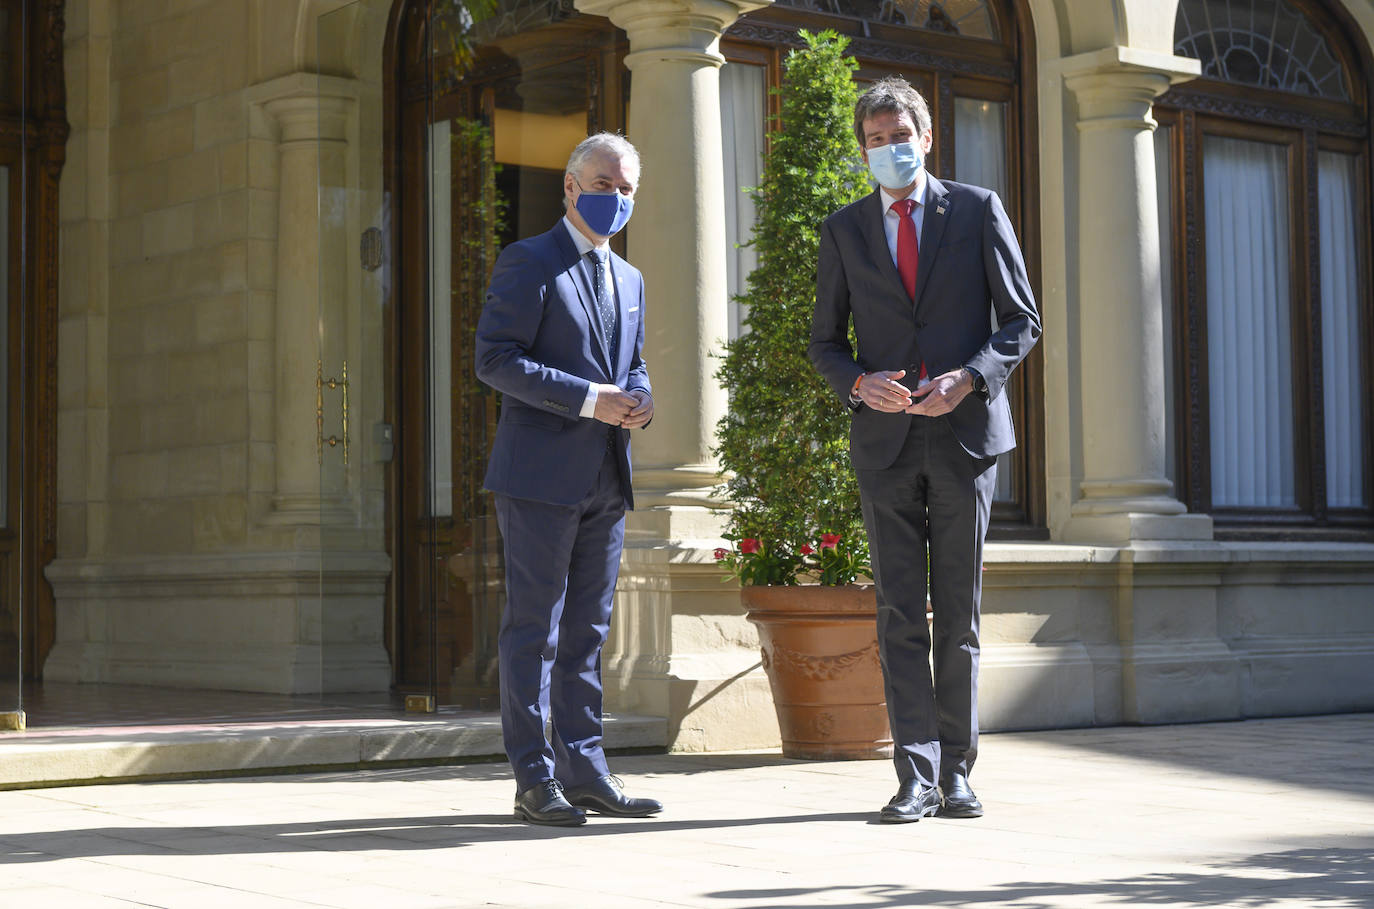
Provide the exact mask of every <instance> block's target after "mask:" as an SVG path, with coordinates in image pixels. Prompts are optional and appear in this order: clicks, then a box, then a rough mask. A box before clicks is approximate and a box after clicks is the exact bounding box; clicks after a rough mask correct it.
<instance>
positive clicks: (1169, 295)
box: [1155, 126, 1179, 492]
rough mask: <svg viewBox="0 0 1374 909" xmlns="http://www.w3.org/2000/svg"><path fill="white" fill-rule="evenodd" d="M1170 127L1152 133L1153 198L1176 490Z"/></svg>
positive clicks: (1168, 441)
mask: <svg viewBox="0 0 1374 909" xmlns="http://www.w3.org/2000/svg"><path fill="white" fill-rule="evenodd" d="M1172 142H1173V127H1171V126H1160V127H1159V128H1157V129H1156V130H1155V198H1156V199H1157V200H1158V211H1159V292H1160V298H1161V300H1160V306H1161V315H1162V316H1163V319H1164V475H1165V476H1166V477H1168V478H1169V480H1170V482H1172V483H1173V484H1174V490H1175V492H1177V490H1178V488H1179V487H1178V452H1176V451H1175V450H1174V446H1175V445H1176V444H1177V438H1178V430H1177V428H1176V427H1175V426H1174V416H1175V413H1176V409H1175V407H1174V389H1175V386H1176V384H1177V383H1176V382H1175V381H1174V350H1175V347H1174V206H1173V193H1172V191H1171V190H1172V187H1173V179H1174V173H1173V166H1174V165H1173V157H1172V156H1171V155H1170V153H1169V149H1170V145H1171V143H1172Z"/></svg>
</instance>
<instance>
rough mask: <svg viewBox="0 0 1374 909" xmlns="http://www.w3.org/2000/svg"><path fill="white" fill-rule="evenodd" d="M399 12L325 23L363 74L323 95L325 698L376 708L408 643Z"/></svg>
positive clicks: (325, 39)
mask: <svg viewBox="0 0 1374 909" xmlns="http://www.w3.org/2000/svg"><path fill="white" fill-rule="evenodd" d="M391 5H392V4H391V0H356V2H354V3H352V4H349V5H346V6H343V7H341V8H339V9H337V10H335V11H333V12H331V13H330V14H328V15H324V16H321V17H320V18H319V19H318V20H317V26H316V28H317V41H318V45H319V59H320V60H321V61H322V62H321V66H322V68H323V67H328V68H329V69H330V70H331V71H332V72H338V71H352V72H354V73H355V76H354V78H352V79H347V80H345V79H344V78H342V77H337V76H333V77H328V78H322V79H321V82H320V91H319V95H318V98H317V101H318V123H317V128H318V137H319V138H318V141H317V142H316V145H317V150H316V167H317V168H318V171H317V173H318V192H319V197H318V207H319V220H318V225H317V229H318V244H319V247H318V248H319V253H318V291H317V293H318V296H317V300H316V301H315V305H316V307H317V312H316V319H317V324H318V332H319V347H318V349H317V351H315V356H316V358H317V363H316V364H314V365H315V366H316V376H317V386H316V389H315V402H316V421H317V422H316V426H317V431H318V436H317V438H318V439H319V442H318V443H317V455H318V460H319V498H320V516H319V527H320V548H321V576H320V583H321V594H320V605H319V610H320V611H319V616H318V630H317V632H316V633H317V634H318V639H319V647H320V654H321V662H320V681H319V684H320V690H321V692H323V693H324V694H326V695H337V694H342V693H350V695H351V696H352V697H357V696H360V695H361V696H366V697H365V698H363V700H364V701H366V702H369V703H372V702H385V701H387V700H388V698H389V691H390V687H391V676H392V672H391V668H390V664H389V660H388V654H387V644H388V643H390V644H391V645H392V646H393V647H394V645H395V641H394V637H393V634H394V630H393V629H390V628H388V624H387V610H386V600H387V584H388V578H389V577H390V575H391V570H390V568H391V562H390V560H389V559H388V557H387V538H386V518H387V513H388V512H387V498H386V481H387V470H388V462H389V461H390V459H391V451H392V448H393V440H392V437H391V433H390V427H389V425H388V424H387V423H386V422H385V421H386V419H387V417H386V409H385V374H386V353H387V352H386V350H385V349H384V345H383V341H384V338H385V337H386V323H385V321H384V318H385V315H386V313H387V304H388V303H389V295H390V293H391V285H392V283H393V280H394V273H393V271H392V267H391V266H392V263H391V262H389V261H388V257H387V256H386V255H385V252H386V250H388V249H389V248H391V242H390V231H391V230H392V229H393V219H392V214H391V210H392V205H391V199H390V197H389V195H388V193H387V192H386V184H385V178H384V171H383V142H382V136H383V133H384V126H383V124H384V122H385V121H384V116H383V113H384V107H383V105H384V98H383V92H382V86H383V73H382V53H381V49H382V47H383V46H384V41H385V35H386V24H387V17H388V15H389V14H390V10H391ZM360 49H366V50H365V51H364V50H360ZM291 153H292V151H291V149H290V148H289V147H288V148H284V149H283V150H282V151H281V155H282V162H283V163H282V180H283V183H285V181H287V180H288V179H290V178H291V175H289V174H288V173H287V172H286V168H287V160H288V157H287V156H288V155H289V154H291ZM283 191H285V190H283ZM282 305H283V302H282V301H280V300H279V301H278V306H282ZM281 319H282V317H281V314H280V313H279V315H278V325H281V324H282V321H281ZM279 343H280V341H279ZM389 632H391V633H389Z"/></svg>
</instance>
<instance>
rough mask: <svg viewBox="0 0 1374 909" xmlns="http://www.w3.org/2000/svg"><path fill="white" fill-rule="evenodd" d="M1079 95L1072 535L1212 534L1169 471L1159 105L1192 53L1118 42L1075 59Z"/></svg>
mask: <svg viewBox="0 0 1374 909" xmlns="http://www.w3.org/2000/svg"><path fill="white" fill-rule="evenodd" d="M1063 73H1064V77H1065V83H1066V84H1067V86H1068V87H1069V89H1070V91H1072V92H1073V93H1074V95H1075V96H1076V97H1077V100H1078V143H1079V144H1078V160H1079V184H1078V200H1079V203H1078V238H1079V250H1078V276H1079V284H1078V301H1079V302H1078V307H1077V311H1078V330H1079V343H1078V349H1079V351H1080V352H1081V353H1080V367H1079V368H1080V374H1079V376H1078V381H1077V386H1078V389H1079V394H1080V404H1081V412H1082V433H1081V435H1080V436H1079V441H1080V444H1081V445H1082V452H1081V454H1082V465H1083V480H1082V484H1081V486H1080V492H1081V498H1079V500H1078V501H1077V502H1075V503H1074V505H1073V508H1072V516H1071V517H1070V519H1069V521H1068V522H1067V524H1066V525H1065V527H1064V530H1063V538H1064V539H1065V540H1068V541H1075V542H1103V543H1124V542H1129V541H1131V540H1147V539H1153V540H1162V539H1174V540H1199V539H1204V540H1205V539H1210V538H1211V535H1212V522H1211V518H1210V517H1208V516H1206V515H1190V514H1186V511H1187V508H1186V507H1185V506H1184V504H1183V503H1182V502H1180V501H1179V500H1178V499H1177V498H1176V497H1175V496H1174V489H1173V484H1172V483H1171V482H1170V481H1169V480H1168V479H1167V477H1166V475H1165V448H1164V439H1165V432H1164V420H1165V410H1164V370H1165V368H1166V366H1167V364H1166V363H1165V361H1164V335H1163V332H1164V308H1163V293H1162V290H1163V289H1162V288H1161V286H1160V265H1159V262H1160V258H1159V257H1160V250H1159V220H1158V211H1157V209H1156V204H1157V203H1156V195H1155V160H1154V144H1153V138H1152V135H1151V134H1152V133H1153V131H1154V128H1155V126H1156V125H1157V124H1156V123H1155V120H1154V118H1153V117H1152V116H1151V115H1150V114H1151V107H1152V105H1153V102H1154V99H1155V98H1156V97H1158V96H1159V95H1161V94H1163V93H1164V92H1165V91H1167V90H1168V88H1169V86H1170V84H1172V83H1173V82H1179V81H1184V80H1187V79H1190V78H1192V77H1194V76H1196V75H1197V74H1198V62H1197V61H1196V60H1191V59H1187V58H1183V57H1174V56H1170V55H1167V54H1158V53H1153V52H1148V51H1140V50H1137V49H1134V48H1128V47H1109V48H1104V49H1103V50H1100V51H1093V52H1091V53H1087V54H1082V55H1079V56H1076V57H1071V58H1069V59H1067V60H1065V61H1064V65H1063Z"/></svg>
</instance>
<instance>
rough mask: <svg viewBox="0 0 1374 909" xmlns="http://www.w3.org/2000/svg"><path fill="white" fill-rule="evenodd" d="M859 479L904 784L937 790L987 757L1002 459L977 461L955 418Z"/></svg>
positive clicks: (917, 420) (919, 423) (921, 424)
mask: <svg viewBox="0 0 1374 909" xmlns="http://www.w3.org/2000/svg"><path fill="white" fill-rule="evenodd" d="M857 474H858V480H859V494H860V497H861V499H862V501H863V515H864V526H865V528H866V530H867V531H868V538H869V547H870V554H871V556H872V564H873V579H874V581H875V582H876V586H877V593H878V646H879V653H880V655H881V657H882V665H883V680H884V684H885V686H886V694H887V710H888V717H889V719H890V720H891V722H892V738H893V742H894V749H893V762H894V763H895V764H896V768H897V778H898V780H900V781H902V782H906V781H908V780H916V781H918V782H919V783H920V784H921V785H922V786H935V785H938V784H939V781H940V779H941V776H942V775H943V774H949V773H951V772H953V771H956V770H959V771H963V772H965V773H967V772H968V771H969V770H971V769H972V767H973V762H974V760H975V759H976V758H977V756H978V649H979V643H978V617H979V600H980V597H981V595H982V567H983V540H984V537H985V536H986V535H987V529H988V518H989V515H990V513H991V508H992V495H993V490H994V487H995V486H996V481H997V460H996V459H995V458H975V457H973V456H972V455H970V454H969V453H968V452H967V451H965V450H964V447H963V446H962V445H960V444H959V440H958V439H957V438H956V437H955V435H954V431H953V429H951V428H950V426H949V423H948V422H947V421H946V420H945V419H944V418H942V417H923V416H913V417H912V418H911V426H910V429H909V430H908V431H907V435H906V440H905V442H904V443H903V445H902V449H901V452H900V453H899V454H898V455H897V459H896V460H895V461H894V462H893V463H892V465H891V466H889V467H886V468H883V469H881V470H859V471H857ZM927 553H928V554H929V559H930V561H929V565H930V569H929V582H930V601H931V608H932V610H933V612H934V621H933V625H934V642H933V644H934V646H933V648H932V640H931V626H930V625H928V624H927V621H926V582H927V569H926V564H927V563H926V557H927ZM932 651H933V654H932ZM932 655H933V657H934V678H933V681H932V675H931V657H932Z"/></svg>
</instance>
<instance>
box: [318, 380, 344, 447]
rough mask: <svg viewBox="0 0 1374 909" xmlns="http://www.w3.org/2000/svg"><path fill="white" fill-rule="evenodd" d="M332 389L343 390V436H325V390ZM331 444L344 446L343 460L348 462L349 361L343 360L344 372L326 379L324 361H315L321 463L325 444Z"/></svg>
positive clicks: (330, 445) (331, 445)
mask: <svg viewBox="0 0 1374 909" xmlns="http://www.w3.org/2000/svg"><path fill="white" fill-rule="evenodd" d="M326 388H328V389H329V390H330V391H336V390H339V389H342V390H343V438H339V437H338V436H332V435H331V436H330V437H329V438H327V439H326V438H325V437H324V390H325V389H326ZM325 443H328V444H329V447H330V448H334V447H336V446H339V445H342V446H343V462H344V463H345V464H347V463H348V361H347V360H344V361H343V372H342V373H340V377H339V378H337V379H326V378H325V377H324V361H323V360H316V361H315V454H316V456H317V457H318V458H319V461H320V463H321V464H323V463H324V446H325Z"/></svg>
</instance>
